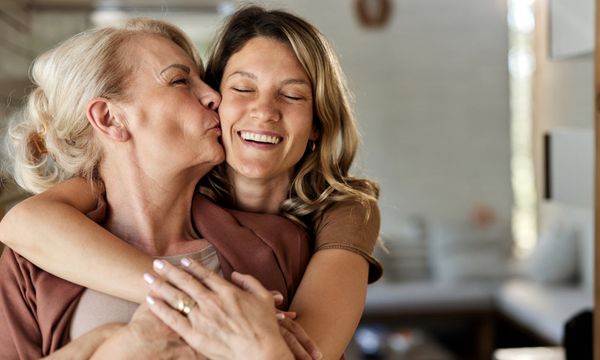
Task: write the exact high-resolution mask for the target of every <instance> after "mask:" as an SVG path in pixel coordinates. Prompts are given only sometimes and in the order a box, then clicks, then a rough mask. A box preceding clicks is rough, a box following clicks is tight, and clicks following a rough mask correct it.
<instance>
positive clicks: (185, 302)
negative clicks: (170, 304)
mask: <svg viewBox="0 0 600 360" xmlns="http://www.w3.org/2000/svg"><path fill="white" fill-rule="evenodd" d="M194 306H196V302H195V301H194V300H193V299H192V298H189V297H187V298H184V299H179V301H177V308H176V309H177V311H179V312H180V313H181V315H183V316H188V315H189V313H191V312H192V309H194Z"/></svg>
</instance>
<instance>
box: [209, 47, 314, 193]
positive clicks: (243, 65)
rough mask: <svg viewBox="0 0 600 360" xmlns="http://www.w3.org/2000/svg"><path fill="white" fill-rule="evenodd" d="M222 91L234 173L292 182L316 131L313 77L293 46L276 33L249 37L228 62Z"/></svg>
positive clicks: (222, 111)
mask: <svg viewBox="0 0 600 360" xmlns="http://www.w3.org/2000/svg"><path fill="white" fill-rule="evenodd" d="M220 91H221V96H222V102H221V106H220V108H219V115H220V118H221V128H222V131H223V135H222V140H223V145H224V147H225V153H226V161H227V164H228V165H229V170H230V174H231V175H232V176H234V177H235V176H242V177H247V178H251V179H257V180H285V181H288V182H289V181H290V178H291V175H292V172H293V168H294V166H295V165H296V164H297V163H298V161H300V159H301V158H302V156H303V155H304V152H305V150H306V147H307V142H308V140H309V139H315V138H316V136H317V134H316V131H315V130H314V127H313V98H312V87H311V83H310V81H309V79H308V76H307V75H306V73H305V71H304V69H303V68H302V65H301V64H300V62H299V61H298V59H297V58H296V55H295V54H294V52H293V51H292V50H291V49H290V48H289V47H288V46H287V45H286V44H284V43H282V42H280V41H278V40H275V39H272V38H267V37H256V38H253V39H251V40H249V41H248V42H247V43H246V44H245V45H244V46H243V47H242V49H241V50H239V51H238V52H236V53H235V54H233V55H232V56H231V58H230V59H229V61H228V62H227V65H226V67H225V70H224V73H223V79H222V81H221V89H220Z"/></svg>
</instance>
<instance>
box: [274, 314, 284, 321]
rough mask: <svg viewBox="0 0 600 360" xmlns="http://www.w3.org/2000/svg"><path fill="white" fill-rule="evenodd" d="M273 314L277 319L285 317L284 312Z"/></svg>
mask: <svg viewBox="0 0 600 360" xmlns="http://www.w3.org/2000/svg"><path fill="white" fill-rule="evenodd" d="M275 316H277V318H278V319H279V320H283V319H285V314H284V313H277V314H275Z"/></svg>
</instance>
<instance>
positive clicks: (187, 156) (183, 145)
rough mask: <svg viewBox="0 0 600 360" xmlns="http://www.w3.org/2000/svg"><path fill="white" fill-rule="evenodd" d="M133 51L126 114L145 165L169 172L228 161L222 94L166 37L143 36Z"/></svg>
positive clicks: (134, 44)
mask: <svg viewBox="0 0 600 360" xmlns="http://www.w3.org/2000/svg"><path fill="white" fill-rule="evenodd" d="M129 46H131V47H132V48H129V49H127V50H126V51H129V53H127V57H128V58H129V59H133V60H132V61H133V63H132V64H131V65H132V68H133V72H132V74H131V76H130V80H129V81H130V83H129V86H128V87H127V95H128V98H127V100H126V101H125V103H124V105H123V109H124V113H125V117H126V123H127V128H128V130H129V131H130V133H131V134H132V138H133V141H134V142H135V146H136V149H137V150H139V151H138V156H139V157H140V161H141V162H146V163H149V164H156V165H157V166H161V167H163V168H164V170H165V171H166V170H168V169H170V168H174V169H179V168H181V167H186V166H188V167H189V166H194V165H198V164H206V165H209V166H214V165H216V164H218V163H220V162H221V161H223V159H224V152H223V147H222V146H221V145H220V144H219V141H218V138H219V136H220V135H221V130H220V126H219V118H218V115H217V113H216V111H215V110H216V108H217V107H218V105H219V102H220V95H219V94H218V93H217V92H216V91H215V90H213V89H211V88H210V87H209V86H208V85H207V84H205V83H204V82H203V81H202V80H201V78H200V74H199V71H198V68H197V67H196V65H195V64H194V62H193V61H192V59H190V57H189V56H188V55H187V54H186V53H185V52H184V51H183V50H182V49H181V48H180V47H179V46H177V45H176V44H174V43H173V42H171V41H169V40H167V39H165V38H162V37H160V36H154V35H142V36H139V39H136V40H132V41H131V42H130V44H129Z"/></svg>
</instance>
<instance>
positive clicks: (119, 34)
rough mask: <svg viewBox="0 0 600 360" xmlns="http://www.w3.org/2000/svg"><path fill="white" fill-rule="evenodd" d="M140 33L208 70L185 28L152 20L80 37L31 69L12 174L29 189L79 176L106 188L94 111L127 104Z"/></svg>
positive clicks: (13, 135) (14, 138) (15, 128)
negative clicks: (106, 104) (131, 48)
mask: <svg viewBox="0 0 600 360" xmlns="http://www.w3.org/2000/svg"><path fill="white" fill-rule="evenodd" d="M134 35H158V36H162V37H164V38H166V39H169V40H171V41H173V42H174V43H175V44H177V45H178V46H179V47H181V48H182V49H183V50H184V51H185V52H186V53H187V54H188V55H189V56H190V57H191V58H192V59H193V61H194V62H195V63H196V64H197V65H198V68H199V69H202V62H201V60H200V57H199V56H198V53H197V51H196V50H195V47H194V45H193V43H192V42H191V41H190V40H189V39H188V37H187V36H186V35H185V34H184V33H183V31H181V30H180V29H179V28H177V27H175V26H173V25H171V24H169V23H166V22H163V21H159V20H153V19H147V18H135V19H131V20H129V21H128V22H126V23H125V24H123V25H121V26H113V27H104V28H99V29H93V30H90V31H86V32H83V33H80V34H77V35H75V36H73V37H71V38H70V39H68V40H66V41H64V42H63V43H61V44H59V45H58V46H56V47H55V48H53V49H51V50H49V51H47V52H45V53H44V54H42V55H41V56H39V57H38V58H37V59H36V60H35V61H34V62H33V65H32V67H31V70H30V78H31V81H32V83H33V90H32V91H31V93H30V94H29V96H28V97H27V99H26V103H25V106H24V108H23V110H22V111H21V112H20V113H18V114H17V116H16V118H15V119H14V120H13V121H11V123H10V125H9V129H8V132H7V137H8V139H7V141H6V142H5V143H6V144H7V147H8V149H7V152H8V154H9V157H10V161H11V164H10V165H9V166H10V167H11V169H10V171H11V172H12V174H13V176H14V178H15V180H16V182H17V183H18V184H19V185H20V186H21V187H23V188H24V189H25V190H27V191H29V192H32V193H39V192H42V191H44V190H46V189H48V188H49V187H51V186H53V185H54V184H56V183H58V182H61V181H63V180H66V179H69V178H71V177H74V176H80V177H83V178H86V179H88V180H89V181H90V182H91V183H92V184H94V185H95V186H96V185H100V186H101V185H102V182H101V179H100V175H99V171H98V167H99V164H100V161H101V159H102V149H101V146H100V144H99V142H98V141H97V139H96V137H95V135H94V131H93V128H92V126H91V125H90V123H89V122H88V120H87V117H86V108H87V105H88V103H89V102H90V101H91V100H92V99H93V98H96V97H103V98H107V99H113V100H121V99H126V97H127V95H126V90H127V89H126V84H127V83H128V79H129V77H130V74H131V73H132V70H133V65H132V64H131V63H130V61H129V60H127V59H126V58H125V56H124V55H123V51H122V48H123V44H125V43H126V42H127V41H129V40H131V38H132V36H134Z"/></svg>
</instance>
